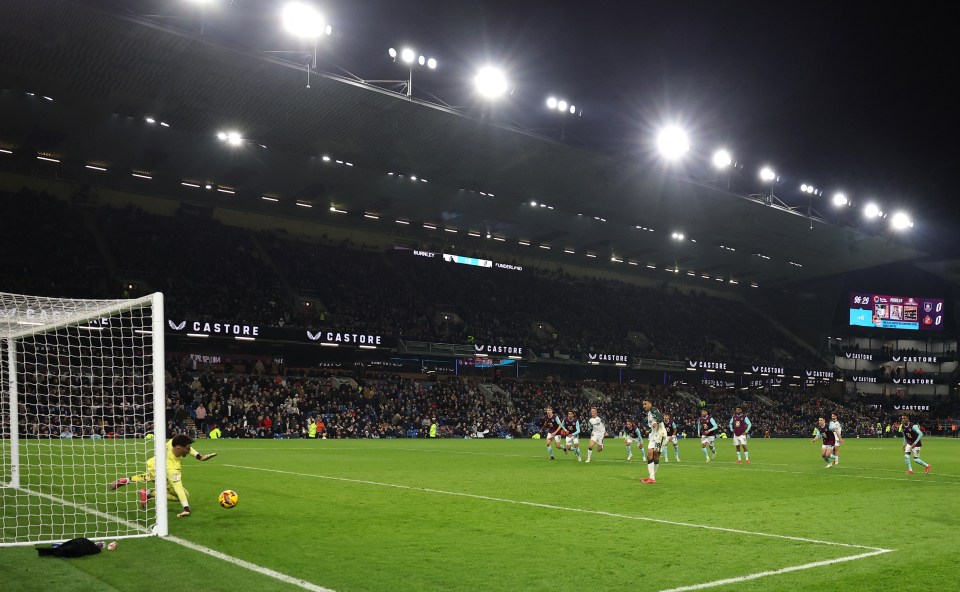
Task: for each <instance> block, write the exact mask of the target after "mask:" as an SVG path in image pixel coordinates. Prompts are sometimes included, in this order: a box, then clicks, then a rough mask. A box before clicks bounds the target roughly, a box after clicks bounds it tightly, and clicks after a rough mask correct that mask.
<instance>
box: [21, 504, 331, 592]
mask: <svg viewBox="0 0 960 592" xmlns="http://www.w3.org/2000/svg"><path fill="white" fill-rule="evenodd" d="M20 491H24V492H27V493H30V494H33V495H36V496H39V497H42V498H47V499H49V500H52V501H56V502H59V503H62V504H64V505H67V506H71V507H74V508H77V509H78V510H83V511H84V512H87V513H89V514H92V515H94V516H96V517H98V518H103V519H105V520H110V521H113V522H117V523H119V524H123V525H125V526H127V527H129V528H131V529H134V530H139V531H141V532H143V533H144V534H150V529H149V528H147V527H145V526H143V525H142V524H137V523H136V522H131V521H129V520H124V519H123V518H119V517H117V516H112V515H110V514H107V513H106V512H101V511H100V510H97V509H95V508H91V507H89V506H86V505H84V504H78V503H76V502H71V501H69V500H65V499H63V498H60V497H57V496H54V495H50V494H48V493H41V492H39V491H33V490H30V489H21V490H20ZM94 538H104V537H94ZM106 538H108V539H109V538H124V537H106ZM141 538H142V537H141ZM161 540H166V541H170V542H171V543H176V544H178V545H182V546H184V547H187V548H188V549H193V550H194V551H198V552H200V553H204V554H206V555H209V556H211V557H216V558H217V559H220V560H222V561H226V562H227V563H231V564H233V565H236V566H238V567H242V568H244V569H248V570H250V571H253V572H256V573H258V574H261V575H264V576H267V577H269V578H273V579H275V580H279V581H281V582H284V583H286V584H290V585H292V586H297V587H298V588H302V589H304V590H310V592H336V591H335V590H331V589H330V588H324V587H323V586H318V585H316V584H314V583H312V582H308V581H307V580H304V579H301V578H295V577H293V576H288V575H287V574H285V573H281V572H279V571H275V570H272V569H270V568H268V567H263V566H261V565H257V564H256V563H250V562H249V561H246V560H243V559H239V558H237V557H233V556H232V555H227V554H226V553H221V552H220V551H216V550H214V549H211V548H210V547H205V546H203V545H198V544H197V543H192V542H190V541H188V540H186V539H181V538H180V537H175V536H167V537H161ZM53 542H59V541H53ZM30 544H35V543H30Z"/></svg>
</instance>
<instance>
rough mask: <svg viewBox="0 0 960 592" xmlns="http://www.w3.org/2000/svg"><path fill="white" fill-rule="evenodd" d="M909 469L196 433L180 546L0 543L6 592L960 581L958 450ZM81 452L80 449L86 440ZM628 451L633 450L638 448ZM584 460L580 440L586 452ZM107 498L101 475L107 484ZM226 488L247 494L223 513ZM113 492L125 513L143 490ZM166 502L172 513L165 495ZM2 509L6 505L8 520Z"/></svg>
mask: <svg viewBox="0 0 960 592" xmlns="http://www.w3.org/2000/svg"><path fill="white" fill-rule="evenodd" d="M924 442H925V444H926V445H925V446H924V459H925V460H927V462H930V463H931V465H932V467H933V470H932V472H931V473H930V474H929V475H925V474H923V472H922V467H918V466H916V465H914V468H915V469H919V470H918V471H917V473H916V474H914V475H906V474H905V472H906V468H905V466H904V461H903V454H902V452H901V450H900V439H890V438H888V439H847V440H846V444H845V445H844V446H843V449H842V452H841V457H840V465H839V466H836V467H833V468H830V469H824V467H823V462H822V460H821V459H820V457H819V451H820V446H819V443H817V444H813V443H810V442H809V440H800V439H779V440H761V439H753V440H751V441H750V453H751V461H752V464H750V465H746V464H743V465H738V464H735V463H734V461H735V453H734V450H733V446H732V444H731V443H730V441H729V440H719V441H718V443H717V444H718V446H717V448H718V453H719V455H718V459H717V460H716V461H715V462H711V463H706V462H705V461H704V457H703V455H702V454H701V452H700V447H699V442H698V441H694V440H687V441H681V448H680V454H681V460H682V462H681V463H676V462H674V460H673V453H672V451H671V462H670V463H664V464H661V465H660V469H659V470H658V473H657V483H656V484H655V485H643V484H641V483H640V482H639V480H638V478H639V477H646V476H647V470H646V465H645V463H643V462H642V461H641V462H638V460H639V458H638V457H639V455H635V457H634V460H632V461H630V462H626V460H625V459H626V451H625V448H624V445H623V442H622V440H618V439H607V443H606V446H605V449H604V451H603V452H602V453H599V454H594V457H593V462H591V463H590V464H586V463H578V462H577V461H576V458H575V457H574V455H573V454H572V453H571V454H570V455H567V456H565V455H563V454H562V453H560V454H559V455H558V456H557V459H556V460H555V461H549V460H548V459H547V455H546V451H545V446H544V443H543V441H540V440H492V439H490V440H431V441H428V440H220V441H209V440H201V441H199V442H198V443H197V444H196V445H195V447H196V448H197V449H199V450H200V451H201V452H219V453H220V454H219V456H218V457H217V458H216V459H213V460H211V461H209V462H206V463H200V462H197V461H195V460H194V459H190V458H188V459H185V460H184V462H183V464H184V483H185V485H186V487H187V488H188V489H189V490H190V493H191V497H190V499H191V507H192V509H193V511H194V514H193V516H191V517H189V518H185V519H177V518H176V517H175V513H176V510H175V509H173V510H172V511H171V513H170V532H171V535H172V536H171V537H170V538H169V539H167V540H163V539H157V538H145V539H124V540H121V541H120V546H119V549H118V550H117V551H115V552H104V553H101V554H100V555H97V556H93V557H87V558H83V559H72V560H59V559H46V558H44V559H40V558H38V557H37V554H36V552H35V551H34V550H33V549H31V548H29V547H14V548H3V549H0V582H3V584H2V587H3V589H7V590H17V591H24V592H27V591H38V592H39V591H44V592H46V591H47V590H51V589H73V590H91V591H99V590H140V589H143V588H144V587H155V588H158V589H163V590H165V591H168V592H178V591H187V590H191V591H193V590H223V591H228V590H229V591H233V590H245V591H246V590H256V591H261V590H262V591H266V590H291V591H292V590H304V589H306V590H314V591H328V590H333V591H336V592H354V591H398V590H400V591H402V590H411V591H412V590H458V591H460V590H462V591H465V592H466V591H469V592H482V591H488V590H490V591H494V590H498V591H499V590H534V589H541V590H550V589H563V588H568V587H570V588H580V589H596V590H611V591H617V590H630V591H633V590H641V589H642V590H674V591H679V590H699V589H710V590H718V591H719V590H730V591H732V590H737V591H744V590H792V591H795V590H811V591H813V590H817V591H818V592H819V591H822V590H823V589H824V588H828V589H831V590H876V589H879V588H881V587H883V586H890V585H898V584H908V585H909V586H910V587H911V588H920V589H952V588H954V587H956V583H957V572H956V550H957V549H958V548H960V529H958V522H960V501H958V500H960V440H957V439H937V438H930V439H929V440H928V439H926V438H925V439H924ZM85 444H86V445H89V444H88V443H85ZM635 452H636V450H635ZM583 455H584V460H586V446H585V445H584V446H583ZM103 486H104V487H106V483H104V484H103ZM223 489H234V490H236V491H237V492H238V493H239V496H240V503H239V504H238V506H237V507H236V508H234V509H231V510H226V509H222V508H220V507H219V506H218V505H217V501H216V500H217V494H218V493H219V492H220V491H221V490H223ZM116 495H117V496H119V497H121V498H123V499H125V500H126V501H127V502H129V503H130V504H134V500H135V497H136V490H135V488H133V487H128V488H124V489H121V490H119V491H117V492H116ZM172 505H173V506H176V503H173V504H172ZM10 511H11V510H10V508H9V507H6V508H4V512H5V514H8V515H9V513H10Z"/></svg>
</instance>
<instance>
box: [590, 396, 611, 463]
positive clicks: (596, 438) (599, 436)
mask: <svg viewBox="0 0 960 592" xmlns="http://www.w3.org/2000/svg"><path fill="white" fill-rule="evenodd" d="M588 421H589V422H590V446H589V447H588V448H587V462H590V457H592V456H593V447H594V446H596V447H597V452H602V451H603V437H604V436H605V435H606V434H607V426H605V425H604V424H603V420H602V419H600V417H599V416H598V415H597V408H596V407H591V408H590V419H589V420H588Z"/></svg>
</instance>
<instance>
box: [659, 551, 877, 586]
mask: <svg viewBox="0 0 960 592" xmlns="http://www.w3.org/2000/svg"><path fill="white" fill-rule="evenodd" d="M891 551H893V549H878V550H876V551H870V552H869V553H861V554H859V555H850V556H848V557H839V558H837V559H828V560H825V561H817V562H815V563H804V564H803V565H792V566H790V567H784V568H782V569H774V570H770V571H761V572H757V573H753V574H749V575H746V576H739V577H736V578H727V579H724V580H715V581H713V582H704V583H702V584H693V585H692V586H681V587H679V588H669V589H667V590H661V591H660V592H687V591H688V590H704V589H706V588H714V587H716V586H724V585H726V584H737V583H740V582H746V581H749V580H757V579H760V578H765V577H767V576H777V575H780V574H785V573H790V572H792V571H801V570H804V569H813V568H815V567H823V566H825V565H833V564H834V563H843V562H844V561H856V560H857V559H865V558H867V557H873V556H874V555H882V554H884V553H890V552H891Z"/></svg>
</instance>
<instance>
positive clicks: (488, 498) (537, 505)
mask: <svg viewBox="0 0 960 592" xmlns="http://www.w3.org/2000/svg"><path fill="white" fill-rule="evenodd" d="M222 466H225V467H233V468H235V469H246V470H250V471H263V472H265V473H277V474H281V475H293V476H296V477H311V478H314V479H325V480H329V481H341V482H344V483H360V484H363V485H377V486H379V487H392V488H394V489H406V490H409V491H422V492H425V493H436V494H440V495H452V496H457V497H466V498H471V499H480V500H486V501H491V502H501V503H505V504H515V505H518V506H530V507H534V508H546V509H549V510H561V511H564V512H578V513H581V514H593V515H596V516H609V517H612V518H625V519H627V520H639V521H643V522H655V523H657V524H669V525H671V526H686V527H688V528H702V529H704V530H716V531H720V532H732V533H735V534H746V535H751V536H760V537H768V538H774V539H784V540H789V541H799V542H802V543H814V544H817V545H830V546H834V547H848V548H851V549H868V550H870V551H885V552H887V551H891V549H882V548H881V547H870V546H867V545H852V544H848V543H838V542H835V541H821V540H817V539H808V538H804V537H795V536H788V535H783V534H772V533H768V532H755V531H750V530H738V529H735V528H724V527H722V526H709V525H706V524H694V523H691V522H676V521H673V520H664V519H662V518H650V517H649V516H634V515H630V514H617V513H615V512H605V511H603V510H586V509H583V508H569V507H566V506H555V505H552V504H542V503H539V502H527V501H522V500H512V499H507V498H502V497H491V496H486V495H478V494H475V493H464V492H460V491H444V490H442V489H431V488H429V487H414V486H412V485H399V484H397V483H383V482H380V481H368V480H365V479H349V478H347V477H332V476H330V475H317V474H313V473H298V472H295V471H282V470H280V469H265V468H262V467H246V466H242V465H231V464H224V465H222Z"/></svg>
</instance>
